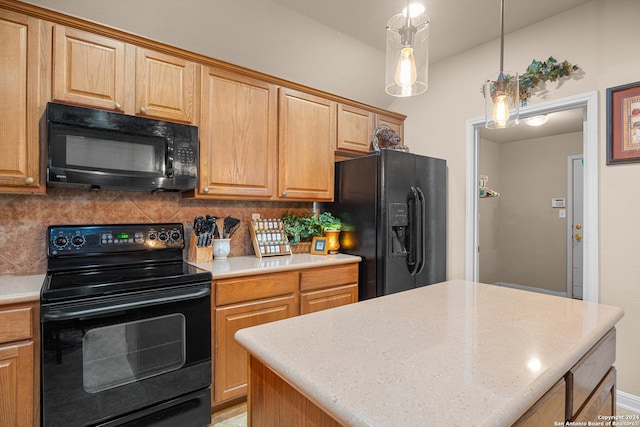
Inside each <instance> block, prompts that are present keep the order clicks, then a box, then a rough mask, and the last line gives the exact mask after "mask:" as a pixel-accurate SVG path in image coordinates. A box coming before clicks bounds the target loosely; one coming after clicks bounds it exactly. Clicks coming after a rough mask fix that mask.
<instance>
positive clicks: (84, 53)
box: [52, 25, 198, 123]
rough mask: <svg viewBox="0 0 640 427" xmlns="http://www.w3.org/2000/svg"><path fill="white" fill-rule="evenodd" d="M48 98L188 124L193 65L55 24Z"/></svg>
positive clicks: (194, 77)
mask: <svg viewBox="0 0 640 427" xmlns="http://www.w3.org/2000/svg"><path fill="white" fill-rule="evenodd" d="M53 43H54V44H53V90H52V91H53V99H54V100H57V101H63V102H69V103H73V104H78V105H83V106H87V107H96V108H102V109H108V110H115V111H120V112H123V113H126V114H137V115H143V116H149V117H155V118H160V119H166V120H171V121H181V122H186V123H193V122H194V117H195V105H196V98H195V94H196V85H197V75H196V68H197V67H198V66H197V65H196V64H195V63H194V62H191V61H186V60H184V59H181V58H177V57H173V56H171V55H166V54H163V53H160V52H155V51H152V50H148V49H144V48H140V47H136V46H133V45H131V44H128V43H124V42H121V41H118V40H114V39H111V38H108V37H103V36H100V35H96V34H92V33H89V32H86V31H81V30H78V29H75V28H70V27H65V26H62V25H55V26H54V30H53Z"/></svg>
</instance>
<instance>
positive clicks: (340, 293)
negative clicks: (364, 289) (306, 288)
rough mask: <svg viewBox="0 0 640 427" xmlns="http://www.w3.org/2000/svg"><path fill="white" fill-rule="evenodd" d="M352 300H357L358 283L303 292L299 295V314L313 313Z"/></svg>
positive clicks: (349, 302) (352, 301)
mask: <svg viewBox="0 0 640 427" xmlns="http://www.w3.org/2000/svg"><path fill="white" fill-rule="evenodd" d="M354 302H358V285H347V286H341V287H339V288H331V289H324V290H320V291H313V292H308V293H303V294H301V295H300V314H307V313H314V312H316V311H321V310H327V309H329V308H334V307H340V306H342V305H347V304H352V303H354Z"/></svg>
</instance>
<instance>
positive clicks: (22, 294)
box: [0, 274, 45, 304]
mask: <svg viewBox="0 0 640 427" xmlns="http://www.w3.org/2000/svg"><path fill="white" fill-rule="evenodd" d="M44 277H45V275H44V274H30V275H13V274H2V275H0V304H13V303H17V302H33V301H40V289H41V288H42V283H43V282H44Z"/></svg>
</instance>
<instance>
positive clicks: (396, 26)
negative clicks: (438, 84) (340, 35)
mask: <svg viewBox="0 0 640 427" xmlns="http://www.w3.org/2000/svg"><path fill="white" fill-rule="evenodd" d="M418 7H421V9H418ZM428 42H429V17H428V16H427V14H426V13H425V12H424V6H421V5H410V4H409V1H407V8H406V9H405V10H404V12H403V13H399V14H397V15H394V16H392V17H391V19H389V22H388V23H387V57H386V72H385V85H384V87H385V91H386V92H387V93H388V94H389V95H393V96H400V97H405V96H414V95H420V94H421V93H424V92H425V91H426V90H427V88H428V84H427V78H428V62H429V61H428V60H429V43H428Z"/></svg>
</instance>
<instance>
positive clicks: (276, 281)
mask: <svg viewBox="0 0 640 427" xmlns="http://www.w3.org/2000/svg"><path fill="white" fill-rule="evenodd" d="M296 286H297V283H296V273H295V272H288V273H281V274H270V275H268V276H248V277H246V276H245V277H242V278H238V279H225V280H218V281H217V282H215V289H216V290H215V292H216V302H215V304H216V306H220V305H226V304H235V303H239V302H245V301H252V300H257V299H263V298H270V297H275V296H278V295H285V294H293V293H295V291H296Z"/></svg>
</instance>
